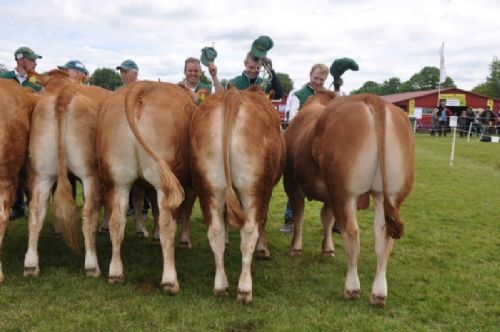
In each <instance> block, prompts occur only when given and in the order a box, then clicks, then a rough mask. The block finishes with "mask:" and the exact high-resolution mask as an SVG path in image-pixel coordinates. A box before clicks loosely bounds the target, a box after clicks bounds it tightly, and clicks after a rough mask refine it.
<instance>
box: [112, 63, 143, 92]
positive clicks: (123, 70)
mask: <svg viewBox="0 0 500 332" xmlns="http://www.w3.org/2000/svg"><path fill="white" fill-rule="evenodd" d="M116 70H118V71H119V72H120V78H121V80H122V82H123V85H125V86H127V85H129V84H132V83H134V82H137V81H138V78H137V76H138V75H139V67H138V66H137V64H136V63H135V62H134V61H132V60H130V59H128V60H125V61H123V62H122V64H121V65H119V66H118V67H116Z"/></svg>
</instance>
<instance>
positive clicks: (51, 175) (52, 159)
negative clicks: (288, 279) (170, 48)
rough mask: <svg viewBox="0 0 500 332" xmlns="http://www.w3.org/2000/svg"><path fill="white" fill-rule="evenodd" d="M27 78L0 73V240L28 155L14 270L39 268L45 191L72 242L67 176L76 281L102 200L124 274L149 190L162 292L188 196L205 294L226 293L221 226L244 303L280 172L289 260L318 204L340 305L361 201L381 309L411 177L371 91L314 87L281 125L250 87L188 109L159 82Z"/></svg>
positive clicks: (113, 269)
mask: <svg viewBox="0 0 500 332" xmlns="http://www.w3.org/2000/svg"><path fill="white" fill-rule="evenodd" d="M38 80H39V81H40V82H41V83H42V84H43V86H44V89H43V91H42V92H41V93H38V94H36V93H31V92H30V91H28V90H26V89H24V88H21V87H20V86H19V85H17V84H16V82H15V81H12V80H4V79H0V248H1V243H2V241H3V237H4V235H5V229H6V226H7V222H8V218H9V210H10V207H11V205H12V203H13V200H14V196H15V191H16V188H17V186H18V182H19V176H18V175H19V172H20V170H21V168H22V167H23V165H24V164H25V163H26V166H25V167H26V168H27V171H28V187H29V191H30V193H31V199H30V203H29V243H28V250H27V253H26V256H25V262H24V275H25V276H37V275H38V274H39V271H40V270H39V257H38V248H37V247H38V238H39V235H40V231H41V228H42V225H43V221H44V218H45V214H46V211H47V205H48V199H49V196H50V194H51V193H52V192H53V209H54V215H55V219H56V226H57V229H58V230H59V232H60V233H61V235H62V236H63V237H64V239H65V240H66V242H67V243H68V245H69V246H70V247H71V248H73V249H75V250H77V249H78V247H79V240H78V238H79V236H78V235H79V229H78V228H79V226H78V225H79V222H77V213H76V205H75V200H74V197H73V195H72V192H71V184H70V182H69V180H68V172H71V173H73V174H74V175H76V176H77V177H78V178H79V179H80V180H81V182H82V185H83V192H84V205H83V211H82V229H83V236H84V241H85V271H86V273H87V275H88V276H94V277H97V276H100V274H101V272H100V269H99V263H98V259H97V254H96V245H95V242H96V240H95V236H96V229H97V223H98V216H99V211H100V209H101V207H102V205H103V203H105V204H104V205H105V210H106V214H107V215H108V216H109V233H110V238H111V242H112V257H111V262H110V267H109V276H108V280H109V282H110V283H115V282H122V281H123V263H122V260H121V254H120V247H121V243H122V240H123V237H124V228H125V221H126V210H127V206H128V204H127V203H128V199H129V192H130V190H131V188H132V187H134V188H137V189H134V191H137V193H135V194H134V195H132V196H133V197H134V201H135V202H141V201H142V197H143V196H144V195H147V196H148V197H149V198H150V200H151V202H152V205H153V215H154V217H155V222H156V225H157V230H156V232H159V238H160V242H161V248H162V254H163V264H164V265H163V275H162V278H161V285H162V288H163V290H164V291H165V292H167V293H169V294H175V293H177V292H178V291H179V282H178V280H177V272H176V268H175V259H174V247H175V233H176V220H177V219H182V221H183V231H182V235H181V243H183V244H184V245H187V246H190V240H189V225H188V221H189V217H190V213H191V209H192V206H193V203H194V200H195V199H196V197H198V198H199V200H200V205H201V208H202V212H203V217H204V222H205V224H206V225H207V226H208V239H209V242H210V246H211V248H212V250H213V252H214V256H215V266H216V271H215V282H214V293H215V294H216V295H227V294H228V280H227V276H226V273H225V271H224V250H225V245H226V231H227V225H231V226H233V227H236V228H238V229H239V230H240V234H241V245H240V248H241V254H242V271H241V275H240V278H239V283H238V290H237V300H238V301H240V302H243V303H249V302H251V301H252V276H251V262H252V257H253V255H254V254H255V255H256V257H258V258H267V257H269V255H270V253H269V250H268V248H267V242H266V239H265V223H266V217H267V212H268V207H269V201H270V198H271V194H272V190H273V187H274V185H275V184H276V183H277V182H278V181H279V179H280V177H281V176H282V175H283V176H284V180H283V181H284V186H285V190H286V193H287V195H288V197H289V199H290V202H291V206H292V211H293V218H294V236H293V240H292V244H291V247H290V251H289V254H290V255H291V256H295V255H297V254H299V253H300V252H301V250H302V222H303V217H304V199H305V198H308V199H314V200H319V201H321V202H323V204H324V205H323V208H322V210H321V220H322V223H323V226H324V239H323V245H322V253H323V254H324V255H333V252H334V247H333V241H332V232H331V229H332V225H333V223H334V221H335V223H337V224H338V226H339V228H340V233H341V238H342V240H343V241H344V245H345V250H346V254H347V258H348V259H347V274H346V279H345V286H344V298H345V299H355V298H359V294H360V281H359V278H358V274H357V260H358V256H359V247H360V245H359V228H358V224H357V220H356V207H357V205H359V202H358V200H362V199H363V198H364V199H365V202H366V197H367V196H368V195H369V194H370V195H371V196H372V198H373V201H374V204H375V220H374V231H375V240H376V241H375V252H376V256H377V269H376V275H375V279H374V282H373V286H372V291H371V296H370V303H372V304H375V305H384V304H385V301H386V297H387V281H386V266H387V261H388V258H389V255H390V252H391V250H392V244H393V239H397V238H399V237H401V236H402V234H403V223H402V222H401V220H400V217H399V208H400V205H401V204H402V202H403V201H404V199H405V198H406V197H407V196H408V194H409V193H410V191H411V188H412V184H413V173H414V159H413V158H414V157H413V139H412V134H411V130H410V126H409V122H408V119H407V116H406V115H405V114H404V113H403V112H402V111H401V110H400V109H399V108H397V107H395V106H392V105H390V104H387V103H385V102H384V101H382V100H381V99H380V98H378V97H377V96H374V95H357V96H343V97H336V96H335V94H334V93H333V92H320V93H317V94H316V95H314V96H312V97H311V98H310V99H309V100H308V101H307V103H306V104H305V105H304V107H303V108H302V109H301V111H300V112H299V114H298V115H297V116H296V117H295V118H294V120H293V121H292V122H291V124H290V126H289V127H288V128H287V130H286V131H285V132H284V133H282V131H281V129H280V118H279V115H278V112H276V110H275V109H274V107H273V106H272V104H271V103H270V101H269V100H268V99H267V98H266V96H265V94H264V93H263V92H261V91H260V90H259V89H258V88H257V87H251V88H249V89H248V90H243V91H238V90H235V89H230V90H227V91H224V92H218V93H215V94H213V95H211V96H209V97H208V98H207V99H205V101H204V102H203V103H201V105H199V106H196V104H195V103H194V102H193V97H194V96H193V94H192V93H191V92H190V91H188V90H186V89H185V88H182V87H180V86H178V85H174V84H169V83H159V82H147V81H141V82H137V83H135V84H132V85H131V86H128V87H124V88H121V89H119V90H118V91H116V92H110V91H107V90H104V89H101V88H99V87H93V86H83V85H77V84H75V83H73V82H72V81H70V80H69V78H68V77H67V74H66V73H64V72H62V71H60V70H53V71H50V72H48V73H47V74H45V75H43V76H39V77H38ZM55 184H56V185H55ZM54 185H55V187H56V189H55V191H53V189H52V188H53V187H54ZM136 210H137V209H136ZM139 211H140V210H139ZM139 215H140V213H139ZM3 278H4V276H3V273H2V271H1V263H0V282H1V281H3Z"/></svg>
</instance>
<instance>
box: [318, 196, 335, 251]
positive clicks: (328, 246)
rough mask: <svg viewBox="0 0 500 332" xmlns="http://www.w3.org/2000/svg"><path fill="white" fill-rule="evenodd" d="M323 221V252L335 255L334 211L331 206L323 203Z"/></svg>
mask: <svg viewBox="0 0 500 332" xmlns="http://www.w3.org/2000/svg"><path fill="white" fill-rule="evenodd" d="M321 222H322V223H323V243H322V245H321V254H322V255H323V256H335V248H334V246H333V236H332V227H333V222H334V218H333V212H332V209H331V208H330V206H328V205H327V204H323V208H322V209H321Z"/></svg>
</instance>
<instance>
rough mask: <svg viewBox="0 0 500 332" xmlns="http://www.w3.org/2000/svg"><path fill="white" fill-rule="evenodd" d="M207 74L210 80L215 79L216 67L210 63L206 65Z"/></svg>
mask: <svg viewBox="0 0 500 332" xmlns="http://www.w3.org/2000/svg"><path fill="white" fill-rule="evenodd" d="M208 72H209V74H210V76H212V78H214V77H217V66H216V65H214V64H213V63H212V62H211V63H209V64H208Z"/></svg>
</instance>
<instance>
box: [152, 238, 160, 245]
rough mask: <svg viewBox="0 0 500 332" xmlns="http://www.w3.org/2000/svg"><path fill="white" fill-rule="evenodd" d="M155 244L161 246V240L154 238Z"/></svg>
mask: <svg viewBox="0 0 500 332" xmlns="http://www.w3.org/2000/svg"><path fill="white" fill-rule="evenodd" d="M153 243H156V244H161V241H160V238H159V237H153Z"/></svg>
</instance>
